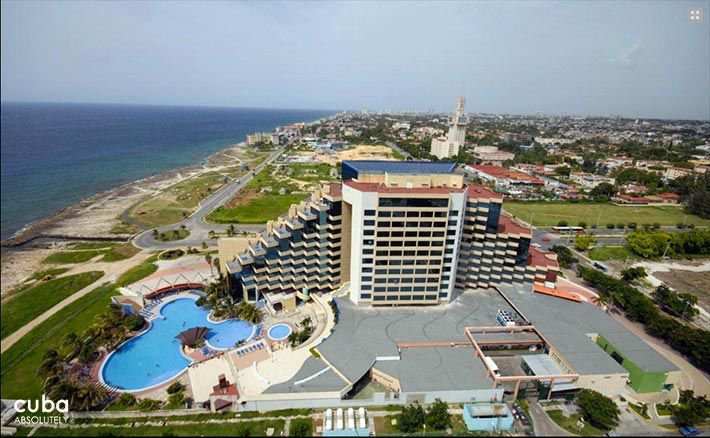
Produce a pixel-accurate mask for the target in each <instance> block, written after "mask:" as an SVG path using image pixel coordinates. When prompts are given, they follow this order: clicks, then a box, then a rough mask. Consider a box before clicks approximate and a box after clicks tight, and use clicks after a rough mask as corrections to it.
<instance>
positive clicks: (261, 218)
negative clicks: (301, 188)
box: [207, 194, 308, 224]
mask: <svg viewBox="0 0 710 438" xmlns="http://www.w3.org/2000/svg"><path fill="white" fill-rule="evenodd" d="M307 197H308V195H307V194H300V195H271V194H270V195H268V196H264V197H261V198H257V199H253V200H251V201H249V202H248V203H247V204H244V205H239V206H236V207H231V208H230V207H218V208H217V209H215V210H214V211H213V212H212V213H210V214H209V216H208V217H207V220H208V221H210V222H216V223H222V224H228V223H235V224H263V223H266V222H267V221H270V220H275V219H276V218H277V217H278V216H280V215H282V214H285V213H287V212H288V209H289V207H290V206H291V204H297V203H299V202H301V201H302V200H303V199H305V198H307Z"/></svg>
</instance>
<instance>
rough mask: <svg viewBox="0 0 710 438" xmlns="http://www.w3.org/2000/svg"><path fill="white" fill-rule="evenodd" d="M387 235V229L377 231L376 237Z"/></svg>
mask: <svg viewBox="0 0 710 438" xmlns="http://www.w3.org/2000/svg"><path fill="white" fill-rule="evenodd" d="M366 232H367V231H366ZM389 235H390V233H389V231H378V232H377V237H389Z"/></svg>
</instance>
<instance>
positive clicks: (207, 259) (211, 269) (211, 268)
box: [203, 242, 214, 275]
mask: <svg viewBox="0 0 710 438" xmlns="http://www.w3.org/2000/svg"><path fill="white" fill-rule="evenodd" d="M203 243H204V242H203ZM205 261H206V262H207V264H208V265H210V275H214V270H213V266H212V256H211V255H209V254H205Z"/></svg>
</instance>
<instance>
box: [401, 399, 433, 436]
mask: <svg viewBox="0 0 710 438" xmlns="http://www.w3.org/2000/svg"><path fill="white" fill-rule="evenodd" d="M425 418H426V414H425V413H424V409H423V408H422V407H421V405H419V403H417V402H414V403H412V404H411V405H409V406H405V407H404V408H403V409H402V414H401V415H400V416H399V422H398V423H397V424H398V425H399V430H400V431H402V432H404V433H412V432H417V431H419V430H420V429H421V428H422V426H424V421H425Z"/></svg>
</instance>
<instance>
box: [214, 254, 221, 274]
mask: <svg viewBox="0 0 710 438" xmlns="http://www.w3.org/2000/svg"><path fill="white" fill-rule="evenodd" d="M212 265H214V267H215V268H217V273H218V274H219V276H220V278H221V277H222V272H221V271H220V270H219V257H215V258H213V259H212Z"/></svg>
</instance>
